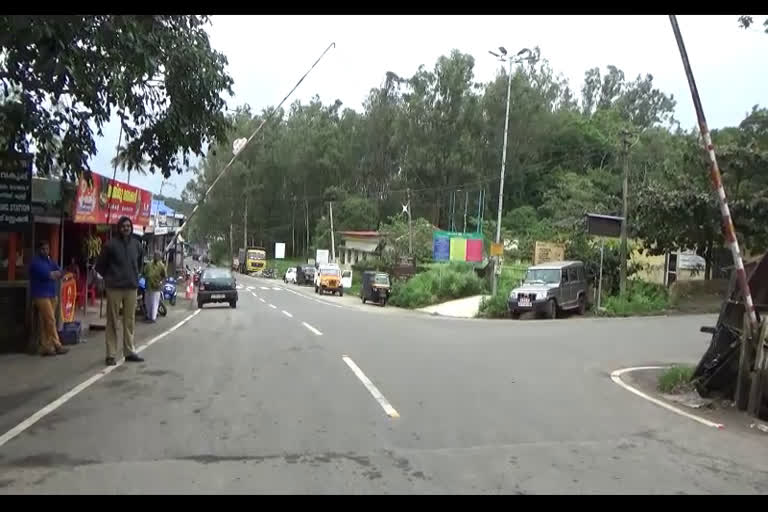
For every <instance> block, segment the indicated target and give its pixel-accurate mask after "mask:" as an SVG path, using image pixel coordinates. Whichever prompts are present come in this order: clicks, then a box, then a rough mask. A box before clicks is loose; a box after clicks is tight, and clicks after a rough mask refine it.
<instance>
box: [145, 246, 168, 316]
mask: <svg viewBox="0 0 768 512" xmlns="http://www.w3.org/2000/svg"><path fill="white" fill-rule="evenodd" d="M144 277H146V278H147V291H146V293H145V294H144V303H145V307H146V309H147V321H148V322H150V323H155V322H156V321H157V308H158V306H159V305H160V293H161V291H160V290H161V289H162V286H163V281H164V280H165V278H166V277H168V272H167V270H166V269H165V263H163V254H162V253H161V252H160V251H155V253H154V255H153V256H152V261H151V262H149V263H147V267H146V268H145V269H144Z"/></svg>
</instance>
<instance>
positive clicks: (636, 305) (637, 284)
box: [600, 280, 669, 316]
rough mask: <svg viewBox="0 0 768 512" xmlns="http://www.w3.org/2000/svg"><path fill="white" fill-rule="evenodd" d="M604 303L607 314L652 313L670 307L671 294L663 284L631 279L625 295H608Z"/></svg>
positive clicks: (631, 314) (603, 312)
mask: <svg viewBox="0 0 768 512" xmlns="http://www.w3.org/2000/svg"><path fill="white" fill-rule="evenodd" d="M603 305H604V307H605V311H601V312H600V314H602V315H605V316H634V315H652V314H656V313H661V312H663V311H664V310H666V309H667V308H668V307H669V295H668V293H667V289H666V288H665V287H664V286H663V285H660V284H655V283H647V282H645V281H638V280H630V281H627V292H626V294H625V295H624V296H612V297H608V298H607V299H605V301H604V302H603Z"/></svg>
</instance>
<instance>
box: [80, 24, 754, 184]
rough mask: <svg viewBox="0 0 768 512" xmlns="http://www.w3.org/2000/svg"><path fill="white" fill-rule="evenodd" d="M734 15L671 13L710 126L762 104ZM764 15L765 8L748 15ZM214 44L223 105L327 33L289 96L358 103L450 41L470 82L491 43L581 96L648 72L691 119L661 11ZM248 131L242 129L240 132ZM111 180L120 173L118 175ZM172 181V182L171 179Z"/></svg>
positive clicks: (288, 27)
mask: <svg viewBox="0 0 768 512" xmlns="http://www.w3.org/2000/svg"><path fill="white" fill-rule="evenodd" d="M737 19H738V16H737V15H720V16H704V15H702V16H679V17H678V22H679V24H680V30H681V31H682V34H683V38H684V40H685V44H686V47H687V50H688V56H689V58H690V60H691V66H692V68H693V72H694V74H695V77H696V81H697V85H698V88H699V93H700V94H701V100H702V103H703V105H704V110H705V113H706V115H707V121H708V123H709V125H710V128H718V127H722V126H733V125H736V124H738V123H739V122H740V121H741V120H742V119H743V118H744V116H745V114H746V113H747V112H748V111H749V110H750V109H751V108H752V106H753V105H755V104H760V105H762V106H766V105H768V68H767V67H766V66H765V56H766V55H768V34H764V33H762V31H761V30H760V28H758V27H754V26H753V28H751V29H750V30H744V29H741V28H739V26H738V23H737ZM756 19H759V21H762V17H759V18H756ZM208 31H209V33H210V37H211V45H212V46H213V47H214V48H215V49H217V50H218V51H221V52H223V53H224V54H225V55H226V56H227V58H228V60H229V67H228V71H229V73H230V74H231V75H232V77H233V78H234V81H235V83H234V87H233V89H234V92H235V96H234V97H232V98H230V99H229V100H228V103H229V106H230V108H232V107H234V106H236V105H240V104H243V103H248V104H249V105H251V107H252V108H253V109H254V110H256V111H258V110H261V109H262V108H264V107H266V106H269V105H276V104H277V103H278V102H279V101H280V100H281V99H282V98H283V96H285V94H286V93H287V92H288V91H289V90H290V89H291V88H292V87H293V85H294V84H295V83H296V81H297V80H298V79H299V77H300V76H301V75H302V74H303V73H304V72H305V71H306V70H307V69H308V68H309V66H310V65H311V64H312V62H314V61H315V59H316V58H317V57H318V56H319V55H320V53H322V51H323V50H324V49H325V48H326V47H327V46H328V44H330V43H331V42H336V48H335V49H331V50H330V51H329V52H328V54H326V56H325V58H324V59H323V61H322V62H321V63H320V64H319V65H318V66H317V67H316V68H315V70H314V71H313V72H312V73H311V74H310V75H309V77H308V78H307V79H306V80H305V81H304V83H302V85H301V86H300V87H299V89H298V90H297V91H296V93H294V96H293V97H292V98H290V99H289V100H288V103H290V102H292V101H294V100H296V99H300V100H301V101H302V102H307V101H309V99H310V98H311V97H312V96H313V95H315V94H318V95H319V96H320V99H321V100H322V101H323V102H324V103H327V102H332V101H333V100H335V99H337V98H338V99H340V100H341V101H342V102H343V104H344V106H345V107H350V108H354V109H356V110H360V109H361V108H362V103H363V101H364V99H365V97H366V96H367V94H368V92H369V91H370V89H371V88H373V87H378V86H380V85H381V83H382V81H383V79H384V76H385V73H386V72H387V71H393V72H395V73H397V74H398V75H400V76H403V77H408V76H410V75H411V74H413V73H414V72H415V71H416V69H417V68H418V67H419V65H420V64H425V65H426V66H427V68H430V69H431V68H432V67H433V66H434V64H435V61H436V60H437V58H438V57H440V55H447V54H448V53H450V51H451V50H452V49H454V48H456V49H458V50H460V51H462V52H465V53H469V54H471V55H473V56H474V57H475V80H477V81H482V82H486V81H489V80H491V79H493V77H494V75H495V74H496V73H497V71H498V67H499V65H500V64H499V63H498V62H497V61H495V60H494V58H493V57H492V56H490V55H489V54H488V50H489V49H493V48H497V47H498V46H505V47H506V48H507V50H509V51H511V52H517V51H518V50H519V49H521V48H524V47H534V46H539V47H540V48H541V55H542V57H543V58H546V59H547V60H549V62H550V65H551V67H552V69H553V70H554V71H555V72H556V73H562V74H563V75H564V76H565V77H566V78H567V79H568V81H569V83H570V85H571V88H572V89H573V90H574V92H575V93H576V94H577V95H580V91H581V87H582V84H583V77H584V72H585V71H586V70H587V69H588V68H591V67H595V66H599V67H600V68H601V70H603V71H605V68H606V66H608V65H610V64H612V65H615V66H617V67H618V68H619V69H621V70H623V71H624V73H625V75H626V77H627V79H628V80H633V79H634V78H635V77H636V76H637V75H638V74H641V73H642V74H645V73H650V74H652V75H653V76H654V84H655V85H656V87H658V88H659V89H661V90H662V91H664V92H667V93H671V94H673V95H674V97H675V99H676V100H677V102H678V103H677V109H676V118H677V119H678V120H679V121H680V123H681V125H682V126H683V128H691V127H694V126H695V124H696V116H695V112H694V110H693V104H692V102H691V97H690V93H689V90H688V85H687V82H686V80H685V74H684V72H683V68H682V64H681V62H680V55H679V53H678V50H677V45H676V43H675V39H674V35H673V34H672V29H671V27H670V24H669V19H668V17H667V16H660V15H656V16H466V15H462V16H436V15H435V16H339V15H333V16H298V15H297V16H245V15H233V16H213V17H212V24H211V25H210V26H209V27H208ZM118 135H119V125H118V124H117V123H116V122H114V121H113V122H111V123H110V124H109V125H107V126H105V127H104V137H103V138H101V139H100V140H99V141H98V142H97V147H98V150H99V153H98V154H97V155H96V156H95V157H94V158H93V159H92V161H91V165H92V168H93V170H95V171H96V172H98V173H100V174H109V175H111V167H110V164H109V161H110V159H111V158H112V157H113V156H114V152H115V146H116V144H117V139H118ZM244 135H245V134H244ZM118 179H120V180H122V181H125V180H126V176H125V175H124V174H121V173H118ZM188 179H189V176H188V175H181V176H174V177H173V178H172V179H171V180H170V182H171V183H172V185H170V186H169V185H166V186H165V188H164V189H163V194H164V195H173V196H178V195H179V193H180V192H181V190H182V189H183V186H184V184H185V183H186V181H187V180H188ZM161 181H162V179H161V177H160V176H157V175H153V176H152V175H151V176H136V177H135V176H131V183H132V184H135V185H137V186H140V187H142V188H146V189H148V190H151V191H152V192H153V193H158V192H159V190H160V184H161ZM174 186H175V188H173V187H174Z"/></svg>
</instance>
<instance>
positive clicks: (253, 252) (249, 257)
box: [237, 247, 267, 274]
mask: <svg viewBox="0 0 768 512" xmlns="http://www.w3.org/2000/svg"><path fill="white" fill-rule="evenodd" d="M237 259H238V262H239V264H240V273H241V274H250V273H251V272H261V271H262V270H264V268H265V267H266V266H267V250H266V249H264V248H263V247H248V248H246V249H243V248H241V249H240V250H239V251H238V253H237Z"/></svg>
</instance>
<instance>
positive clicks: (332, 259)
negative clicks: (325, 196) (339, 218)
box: [328, 201, 336, 263]
mask: <svg viewBox="0 0 768 512" xmlns="http://www.w3.org/2000/svg"><path fill="white" fill-rule="evenodd" d="M328 208H329V210H330V216H331V261H332V262H333V263H336V247H335V246H336V243H335V240H334V239H333V201H329V202H328Z"/></svg>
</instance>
